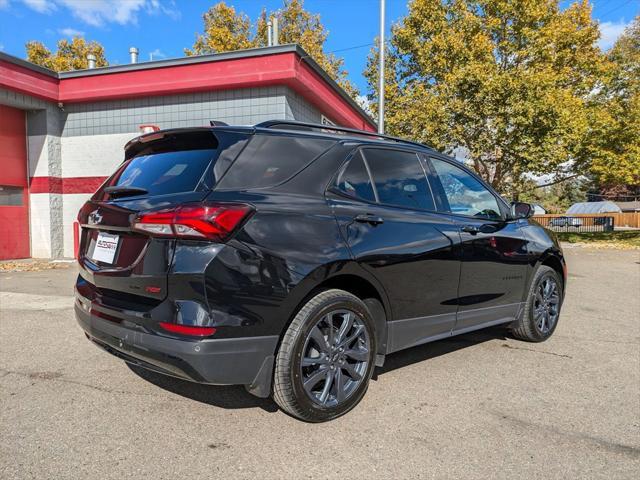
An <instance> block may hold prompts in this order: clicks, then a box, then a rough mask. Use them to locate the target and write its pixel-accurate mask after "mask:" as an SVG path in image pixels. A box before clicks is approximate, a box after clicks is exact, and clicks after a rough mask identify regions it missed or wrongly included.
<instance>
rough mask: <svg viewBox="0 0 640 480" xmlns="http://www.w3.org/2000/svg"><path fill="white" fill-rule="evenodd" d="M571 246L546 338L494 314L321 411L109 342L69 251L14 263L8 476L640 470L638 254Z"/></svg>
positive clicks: (2, 451) (529, 474)
mask: <svg viewBox="0 0 640 480" xmlns="http://www.w3.org/2000/svg"><path fill="white" fill-rule="evenodd" d="M565 251H566V254H567V257H568V265H569V272H570V275H569V282H570V283H569V289H568V293H567V298H566V301H565V305H564V308H563V312H562V315H561V318H560V323H559V326H558V329H557V330H556V332H555V334H554V336H553V337H552V338H551V339H550V340H549V341H547V342H545V343H541V344H532V343H524V342H520V341H517V340H514V339H512V338H510V337H509V336H508V333H507V332H506V331H505V330H504V329H500V328H495V329H490V330H485V331H481V332H477V333H473V334H467V335H464V336H460V337H455V338H452V339H449V340H445V341H440V342H436V343H432V344H427V345H424V346H420V347H416V348H413V349H411V350H407V351H404V352H400V353H397V354H394V355H391V356H389V357H387V362H386V364H385V366H384V368H381V369H377V372H376V374H375V377H374V380H373V381H372V382H371V386H370V388H369V391H368V393H367V395H366V396H365V398H364V400H363V401H362V403H361V404H360V405H359V406H358V407H356V409H355V410H354V411H352V412H351V413H349V414H348V415H346V416H345V417H342V418H340V419H338V420H335V421H333V422H329V423H326V424H320V425H313V424H306V423H303V422H300V421H297V420H294V419H293V418H291V417H289V416H287V415H285V414H284V413H282V412H281V411H279V410H278V409H277V407H276V405H275V404H274V403H273V402H272V401H271V400H268V399H266V400H261V399H258V398H255V397H252V396H251V395H249V394H248V393H246V392H245V390H244V388H243V387H240V386H230V387H218V386H201V385H196V384H191V383H188V382H183V381H180V380H175V379H172V378H168V377H162V376H160V375H157V374H153V373H148V372H145V371H142V370H139V369H135V368H134V367H128V366H127V365H126V364H125V363H124V362H122V361H120V360H118V359H116V358H114V357H112V356H110V355H108V354H107V353H104V352H102V351H100V350H99V349H98V348H96V347H94V346H93V345H92V344H90V343H89V342H88V341H87V340H86V339H85V337H84V335H83V334H82V332H81V330H80V328H79V327H78V326H77V325H76V322H75V319H74V317H73V310H72V305H73V299H72V286H73V282H74V278H75V268H74V267H73V266H71V267H70V268H68V269H58V270H48V271H41V272H18V273H9V272H2V273H0V401H1V405H2V408H1V409H0V432H1V435H0V478H3V479H13V478H52V479H53V478H55V479H63V478H73V479H77V478H100V479H107V478H154V479H160V478H163V479H164V478H166V479H177V478H292V479H301V478H366V479H372V478H400V479H412V478H456V479H459V478H505V479H506V478H508V479H514V478H527V479H530V478H563V479H573V478H590V479H591V478H608V479H611V478H638V475H639V474H640V313H639V312H640V255H639V253H638V251H637V250H636V251H615V250H589V249H584V248H567V249H566V250H565ZM425 288H428V286H425Z"/></svg>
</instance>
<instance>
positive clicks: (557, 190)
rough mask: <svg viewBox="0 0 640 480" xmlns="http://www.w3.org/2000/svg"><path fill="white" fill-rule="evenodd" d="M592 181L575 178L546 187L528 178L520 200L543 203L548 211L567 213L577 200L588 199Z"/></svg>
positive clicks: (583, 200)
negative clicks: (539, 185)
mask: <svg viewBox="0 0 640 480" xmlns="http://www.w3.org/2000/svg"><path fill="white" fill-rule="evenodd" d="M589 186H590V182H588V181H586V180H585V179H580V178H573V179H570V180H567V181H564V182H561V183H556V184H553V185H549V186H546V187H538V186H537V185H536V182H534V181H533V180H526V181H525V182H524V185H523V187H524V188H523V193H521V194H520V196H519V200H520V201H523V202H529V203H537V204H540V205H542V206H543V207H544V208H545V210H546V211H547V213H565V212H566V211H567V209H568V208H569V207H570V206H571V205H573V204H574V203H577V202H586V201H587V190H588V189H589Z"/></svg>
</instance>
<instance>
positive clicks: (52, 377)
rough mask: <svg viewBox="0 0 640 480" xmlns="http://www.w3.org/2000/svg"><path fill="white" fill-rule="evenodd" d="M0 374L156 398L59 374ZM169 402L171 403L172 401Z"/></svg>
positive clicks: (8, 372)
mask: <svg viewBox="0 0 640 480" xmlns="http://www.w3.org/2000/svg"><path fill="white" fill-rule="evenodd" d="M0 372H1V373H3V375H2V376H1V377H0V378H4V377H6V376H7V375H9V374H12V375H18V376H20V377H25V378H29V379H31V380H43V381H53V382H62V383H68V384H71V385H78V386H81V387H86V388H90V389H92V390H96V391H98V392H103V393H114V394H120V395H137V396H143V397H157V395H156V394H153V393H143V392H130V391H127V390H116V389H112V388H105V387H99V386H97V385H91V384H90V383H85V382H81V381H79V380H71V379H68V378H62V376H63V374H62V373H60V372H18V371H15V370H5V369H0ZM171 400H172V401H173V399H171Z"/></svg>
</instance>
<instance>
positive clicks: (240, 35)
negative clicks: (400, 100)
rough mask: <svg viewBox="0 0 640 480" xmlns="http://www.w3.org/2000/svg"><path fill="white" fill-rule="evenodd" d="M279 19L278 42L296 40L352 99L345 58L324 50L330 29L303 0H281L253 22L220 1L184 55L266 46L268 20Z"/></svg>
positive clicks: (293, 41)
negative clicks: (281, 0)
mask: <svg viewBox="0 0 640 480" xmlns="http://www.w3.org/2000/svg"><path fill="white" fill-rule="evenodd" d="M275 17H277V18H278V26H279V35H278V42H279V43H280V44H286V43H297V44H299V45H300V46H301V47H302V48H303V49H304V50H305V51H306V52H307V53H308V54H309V56H310V57H311V58H313V59H314V60H315V61H316V62H317V63H318V65H320V67H322V68H323V69H324V70H325V71H326V72H327V73H328V74H329V76H330V77H331V78H333V79H334V80H335V81H336V82H337V83H338V84H339V85H340V86H341V87H342V88H344V89H345V90H346V91H347V92H348V93H349V94H350V95H351V96H353V97H354V98H355V96H357V95H358V91H357V89H356V88H355V86H354V85H353V84H352V83H351V82H350V81H349V80H348V79H347V72H346V71H345V69H344V60H343V59H342V58H339V57H336V56H335V55H333V54H331V53H327V52H325V51H324V44H325V42H326V40H327V36H328V35H329V32H328V31H327V30H326V29H325V27H324V25H323V24H322V21H321V19H320V15H318V14H314V13H310V12H308V11H307V10H305V8H304V2H303V0H283V5H282V8H281V9H279V10H277V11H275V12H267V11H266V10H263V11H262V13H261V15H260V16H259V17H258V19H256V21H255V22H254V23H253V24H252V22H251V20H250V19H249V17H248V16H247V15H245V14H244V13H242V12H236V10H235V9H234V8H233V7H231V6H228V5H227V4H226V3H225V2H219V3H217V4H216V5H214V6H213V7H211V8H210V9H209V10H208V11H207V12H206V13H205V14H204V15H203V22H204V33H202V34H198V35H197V37H196V41H195V43H194V45H193V47H192V48H191V49H185V54H186V55H202V54H206V53H219V52H226V51H232V50H242V49H246V48H252V47H263V46H266V45H267V22H268V21H269V20H270V19H272V18H275Z"/></svg>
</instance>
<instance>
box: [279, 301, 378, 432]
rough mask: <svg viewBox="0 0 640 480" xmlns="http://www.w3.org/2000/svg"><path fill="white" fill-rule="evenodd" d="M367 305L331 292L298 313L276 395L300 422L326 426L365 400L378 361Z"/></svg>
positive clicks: (282, 355)
mask: <svg viewBox="0 0 640 480" xmlns="http://www.w3.org/2000/svg"><path fill="white" fill-rule="evenodd" d="M373 325H374V324H373V320H372V318H371V314H370V313H369V311H368V309H367V307H366V306H365V304H364V303H363V302H362V301H361V300H360V299H359V298H357V297H356V296H354V295H352V294H350V293H348V292H345V291H343V290H335V289H334V290H326V291H323V292H320V293H318V294H317V295H316V296H314V297H313V298H311V299H310V300H309V301H308V302H307V303H306V304H305V305H304V306H303V307H302V308H301V309H300V311H299V312H298V313H297V315H296V316H295V318H294V319H293V321H292V322H291V325H290V326H289V328H288V329H287V332H286V333H285V335H284V338H283V340H282V344H281V346H280V350H279V351H278V356H277V358H276V367H275V373H274V392H273V396H274V399H275V401H276V402H277V403H278V405H279V406H280V407H281V408H282V409H283V410H284V411H286V412H287V413H289V414H291V415H293V416H294V417H297V418H300V419H302V420H306V421H310V422H323V421H326V420H331V419H333V418H336V417H339V416H340V415H344V414H345V413H347V412H348V411H349V410H351V409H352V408H353V407H355V406H356V405H357V404H358V402H360V400H361V399H362V397H363V396H364V394H365V392H366V390H367V387H368V384H369V379H370V378H371V374H372V372H373V368H374V363H375V362H374V360H375V331H374V326H373Z"/></svg>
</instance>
